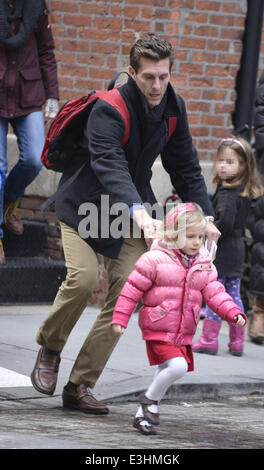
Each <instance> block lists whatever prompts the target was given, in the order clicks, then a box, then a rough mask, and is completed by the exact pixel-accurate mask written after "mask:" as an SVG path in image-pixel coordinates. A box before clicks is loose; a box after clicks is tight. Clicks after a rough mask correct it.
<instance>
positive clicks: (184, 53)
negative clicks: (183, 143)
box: [47, 0, 263, 160]
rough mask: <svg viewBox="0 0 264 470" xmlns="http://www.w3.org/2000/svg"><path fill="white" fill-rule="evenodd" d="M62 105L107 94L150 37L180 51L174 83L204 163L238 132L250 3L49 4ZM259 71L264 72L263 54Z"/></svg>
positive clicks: (128, 0) (52, 0)
mask: <svg viewBox="0 0 264 470" xmlns="http://www.w3.org/2000/svg"><path fill="white" fill-rule="evenodd" d="M47 4H48V6H49V8H50V12H51V15H50V19H51V24H52V29H53V34H54V37H55V42H56V57H57V61H58V70H59V81H60V93H61V100H62V101H64V100H67V99H70V98H72V97H75V96H76V97H78V96H80V95H82V94H84V93H86V92H87V90H89V89H94V88H95V89H102V88H104V87H106V86H107V83H108V81H109V80H110V79H111V77H112V76H113V75H114V74H115V73H116V72H117V71H120V70H122V69H124V68H125V67H126V66H127V65H128V58H127V54H128V53H129V50H130V47H131V45H132V44H133V43H134V42H135V40H137V39H138V38H139V37H140V36H142V35H144V34H146V33H149V32H151V33H156V34H159V35H161V36H162V37H164V38H165V39H168V40H169V41H170V42H171V43H172V45H173V47H174V48H175V57H176V61H175V66H174V70H173V74H172V84H173V85H174V86H175V87H176V88H177V91H178V93H179V94H181V95H182V96H183V98H184V99H185V100H186V105H187V111H188V114H189V122H190V126H191V131H192V135H193V138H194V144H195V145H196V147H197V149H198V151H199V157H200V159H204V160H210V159H211V157H212V154H213V152H214V149H215V147H216V145H217V143H218V142H219V138H222V137H223V136H225V135H227V134H229V132H230V131H231V130H232V124H231V116H230V114H231V112H232V110H233V109H234V102H235V92H234V87H235V78H236V74H237V71H238V67H239V62H240V56H241V49H242V44H241V39H242V35H243V31H244V21H245V14H246V0H243V1H242V0H241V1H231V0H221V1H214V0H211V1H202V0H120V1H95V0H91V1H89V0H83V1H79V0H78V1H77V0H64V1H62V0H49V1H48V2H47ZM260 66H261V68H263V57H262V54H261V60H260Z"/></svg>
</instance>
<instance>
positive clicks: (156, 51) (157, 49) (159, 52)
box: [130, 35, 174, 73]
mask: <svg viewBox="0 0 264 470" xmlns="http://www.w3.org/2000/svg"><path fill="white" fill-rule="evenodd" d="M141 57H145V58H146V59H152V60H156V61H159V60H162V59H166V58H167V57H168V58H169V59H170V70H171V68H172V64H173V59H174V57H173V50H172V45H171V44H170V43H169V42H168V41H165V39H162V38H160V37H158V36H154V35H150V36H146V37H144V38H141V39H138V41H137V42H136V43H135V44H134V46H133V47H132V49H131V51H130V65H131V67H133V69H134V70H135V72H136V73H137V72H138V69H139V66H140V58H141Z"/></svg>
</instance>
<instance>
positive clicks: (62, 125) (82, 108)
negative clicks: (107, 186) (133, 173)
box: [41, 88, 130, 172]
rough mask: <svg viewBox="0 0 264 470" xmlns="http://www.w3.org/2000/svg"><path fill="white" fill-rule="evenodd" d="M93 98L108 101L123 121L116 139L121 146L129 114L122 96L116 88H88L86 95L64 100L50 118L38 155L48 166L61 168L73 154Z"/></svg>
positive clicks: (128, 123)
mask: <svg viewBox="0 0 264 470" xmlns="http://www.w3.org/2000/svg"><path fill="white" fill-rule="evenodd" d="M97 99H101V100H103V101H106V102H107V103H109V104H111V105H112V106H114V107H115V108H116V110H117V111H119V113H120V114H121V116H122V117H123V119H124V122H125V132H124V135H123V137H122V140H121V142H120V144H121V146H122V147H123V146H124V145H125V144H126V143H127V141H128V138H129V130H130V115H129V111H128V108H127V105H126V102H125V100H124V98H123V97H122V96H121V95H120V93H119V91H118V89H117V88H113V89H112V90H104V91H91V92H90V93H89V94H88V95H85V96H82V97H81V98H77V99H75V100H70V101H67V102H66V103H65V104H64V105H63V106H62V107H61V109H60V110H59V112H58V114H57V115H56V117H55V119H54V120H53V121H52V123H51V125H50V128H49V131H48V134H47V137H46V140H45V143H44V147H43V151H42V155H41V161H42V163H43V165H44V166H45V167H46V168H48V169H49V170H54V171H59V172H63V171H64V170H65V168H66V166H67V165H68V164H69V163H70V159H71V158H72V157H74V153H75V151H76V146H77V145H79V142H80V140H79V139H80V137H81V135H82V133H83V129H84V125H85V123H86V121H87V118H88V116H89V113H90V112H91V109H92V107H93V105H94V103H95V102H96V100H97Z"/></svg>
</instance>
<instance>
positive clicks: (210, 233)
mask: <svg viewBox="0 0 264 470" xmlns="http://www.w3.org/2000/svg"><path fill="white" fill-rule="evenodd" d="M220 236H221V232H219V230H218V228H217V227H216V226H215V225H214V223H213V222H211V221H208V222H207V225H206V238H207V240H208V242H207V249H208V251H210V248H211V244H212V241H213V240H214V241H215V243H217V241H218V238H219V237H220Z"/></svg>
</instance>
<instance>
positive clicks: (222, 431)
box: [0, 306, 264, 457]
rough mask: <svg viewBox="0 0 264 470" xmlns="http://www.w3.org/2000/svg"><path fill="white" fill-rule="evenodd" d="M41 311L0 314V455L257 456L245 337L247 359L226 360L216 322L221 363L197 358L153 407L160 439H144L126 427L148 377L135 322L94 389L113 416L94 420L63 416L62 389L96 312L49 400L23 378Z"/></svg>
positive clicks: (251, 356)
mask: <svg viewBox="0 0 264 470" xmlns="http://www.w3.org/2000/svg"><path fill="white" fill-rule="evenodd" d="M48 310H49V306H38V307H36V306H27V307H26V306H20V307H19V306H16V307H12V306H10V307H0V324H1V331H0V358H1V360H0V449H2V450H3V449H6V450H7V449H13V450H16V449H18V450H21V449H39V450H40V449H46V450H48V449H50V450H51V449H73V450H77V449H79V451H81V452H82V451H83V452H85V454H83V455H88V456H89V455H92V454H93V455H94V451H95V449H96V450H97V452H106V450H109V449H112V450H116V451H121V450H123V451H125V450H128V449H131V452H132V450H133V452H134V450H139V449H141V450H144V449H145V450H147V449H148V450H150V449H151V450H153V452H154V451H155V452H159V451H161V450H162V449H163V450H164V449H167V450H170V452H169V453H170V454H171V453H172V452H174V450H176V449H182V450H186V451H187V450H191V449H192V450H194V449H241V450H242V449H244V450H245V449H264V367H263V360H264V348H263V347H261V346H258V345H255V344H253V343H251V342H250V341H248V339H247V340H246V341H245V353H244V356H243V357H241V358H238V357H234V356H231V355H230V354H229V353H228V351H227V343H228V325H225V324H223V326H222V330H221V334H220V347H219V353H218V355H217V356H215V357H213V356H208V355H203V354H195V371H194V372H192V373H189V374H186V376H185V377H184V378H183V379H181V380H180V381H179V382H178V383H175V384H174V385H173V386H172V387H171V389H170V390H169V392H168V394H167V395H166V399H165V400H164V402H163V403H162V405H161V406H160V413H161V424H160V426H158V427H157V435H156V436H151V437H148V436H143V435H142V434H140V433H138V432H137V430H135V429H134V428H133V426H132V419H133V415H134V413H135V411H136V409H137V402H136V397H137V395H138V394H139V393H140V392H141V391H142V390H144V389H145V388H146V386H147V384H148V383H149V382H150V380H151V377H152V374H153V372H154V369H153V368H150V367H149V366H148V363H147V359H146V354H145V345H144V342H143V341H142V340H141V337H140V332H139V329H138V326H137V318H136V315H135V316H133V318H132V320H131V322H130V325H129V328H128V329H127V331H126V333H125V335H124V336H123V337H122V338H121V340H120V342H119V343H118V345H117V347H116V349H115V351H114V353H113V355H112V357H111V358H110V360H109V362H108V364H107V367H106V369H105V371H104V373H103V374H102V376H101V377H100V379H99V381H98V383H97V385H96V387H95V389H94V391H93V392H94V394H95V396H96V397H97V398H99V399H102V400H105V401H106V402H107V403H108V406H109V408H110V413H109V415H107V416H92V415H85V414H82V413H79V412H76V411H71V410H64V409H63V408H62V407H61V391H62V388H63V386H64V384H65V383H66V381H67V379H68V375H69V372H70V370H71V367H72V364H73V361H74V357H75V356H76V353H77V351H78V350H79V348H80V345H81V344H82V341H83V339H84V337H85V335H86V331H88V330H89V328H90V326H91V324H92V322H93V321H94V319H95V318H96V315H97V313H98V311H97V310H96V309H95V308H93V307H89V308H88V309H87V311H86V312H85V313H84V315H83V317H82V318H81V320H80V322H79V324H78V325H76V327H75V329H74V331H73V332H72V334H71V336H70V338H69V342H68V344H67V345H66V346H65V348H64V350H63V354H62V363H61V369H60V375H59V381H58V385H57V388H56V391H55V394H54V396H53V397H47V396H45V395H42V394H39V393H38V392H36V391H35V390H34V389H33V387H32V386H31V383H30V379H29V376H30V373H31V370H32V367H33V365H34V362H35V358H36V352H37V350H38V345H37V344H36V343H35V334H36V331H37V329H38V327H39V325H40V323H41V321H42V319H43V318H44V316H45V315H46V314H47V312H48ZM201 326H202V322H200V325H199V328H198V331H197V337H199V336H200V333H201ZM91 453H92V454H91ZM167 453H168V452H167ZM63 455H64V457H65V454H63ZM81 455H82V454H81Z"/></svg>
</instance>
